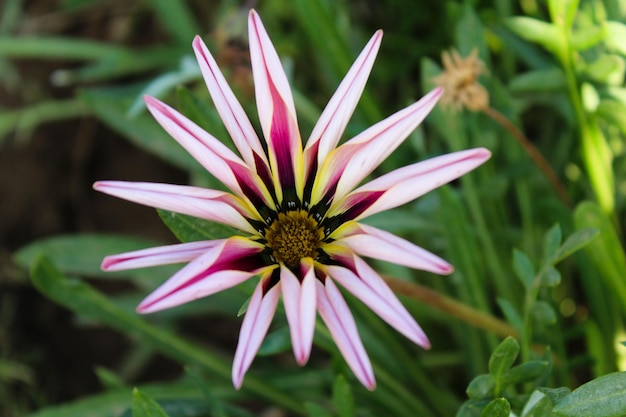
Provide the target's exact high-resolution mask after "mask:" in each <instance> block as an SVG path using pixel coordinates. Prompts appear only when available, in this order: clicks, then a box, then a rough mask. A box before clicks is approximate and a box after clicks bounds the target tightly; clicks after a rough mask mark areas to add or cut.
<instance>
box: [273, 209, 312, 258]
mask: <svg viewBox="0 0 626 417" xmlns="http://www.w3.org/2000/svg"><path fill="white" fill-rule="evenodd" d="M323 238H324V233H323V232H322V230H321V229H320V228H319V225H318V224H317V222H316V221H315V220H313V219H312V218H311V217H310V216H309V214H308V212H307V211H305V210H295V211H288V212H287V213H278V218H277V219H276V220H274V221H273V222H272V224H271V225H270V226H269V227H268V228H267V230H266V231H265V239H266V240H267V244H266V245H267V246H268V247H269V248H271V249H272V256H273V257H274V259H275V260H276V262H279V263H284V264H285V265H287V266H289V267H292V268H293V267H296V266H298V265H300V261H301V260H302V259H304V258H311V259H316V258H317V256H318V249H319V248H320V245H321V243H322V239H323Z"/></svg>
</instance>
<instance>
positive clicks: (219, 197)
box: [93, 181, 258, 233]
mask: <svg viewBox="0 0 626 417" xmlns="http://www.w3.org/2000/svg"><path fill="white" fill-rule="evenodd" d="M93 188H94V189H95V190H97V191H100V192H102V193H105V194H109V195H113V196H115V197H119V198H123V199H124V200H128V201H132V202H135V203H139V204H143V205H146V206H149V207H154V208H159V209H163V210H170V211H174V212H176V213H181V214H188V215H190V216H194V217H198V218H201V219H205V220H211V221H215V222H219V223H222V224H226V225H228V226H232V227H234V228H236V229H239V230H243V231H246V232H248V233H254V232H255V230H254V228H253V227H252V226H251V225H250V223H248V222H247V221H246V218H245V217H244V216H246V217H248V218H254V217H258V214H257V215H253V214H252V213H249V212H247V211H246V208H245V205H244V204H243V203H242V202H241V200H239V199H237V198H236V197H235V196H233V195H231V194H228V193H225V192H223V191H216V190H210V189H207V188H199V187H190V186H186V185H172V184H158V183H150V182H127V181H98V182H96V183H95V184H94V185H93Z"/></svg>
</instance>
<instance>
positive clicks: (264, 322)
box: [232, 273, 280, 389]
mask: <svg viewBox="0 0 626 417" xmlns="http://www.w3.org/2000/svg"><path fill="white" fill-rule="evenodd" d="M269 276H271V273H270V274H267V275H266V276H265V277H264V278H263V279H261V281H260V282H259V284H258V285H257V286H256V289H255V290H254V294H252V298H251V299H250V304H248V311H247V312H246V316H245V317H244V319H243V323H242V324H241V330H240V331H239V342H238V343H237V350H236V351H235V359H234V360H233V371H232V377H233V385H234V386H235V388H236V389H239V388H241V385H242V384H243V378H244V376H245V374H246V372H247V371H248V369H249V368H250V365H251V364H252V360H253V359H254V357H255V356H256V353H257V352H258V351H259V347H261V343H262V342H263V339H264V338H265V335H266V334H267V330H268V329H269V327H270V324H271V322H272V318H273V317H274V313H275V311H276V305H277V304H278V298H279V296H280V283H278V284H276V285H274V286H273V287H271V288H269V289H265V286H266V284H267V280H268V279H269Z"/></svg>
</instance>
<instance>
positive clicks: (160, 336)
mask: <svg viewBox="0 0 626 417" xmlns="http://www.w3.org/2000/svg"><path fill="white" fill-rule="evenodd" d="M31 278H32V281H33V284H34V285H35V287H37V289H38V290H39V291H40V292H41V293H43V294H44V295H46V296H47V297H49V298H50V299H52V300H54V301H55V302H57V303H59V304H61V305H63V306H65V307H66V308H69V309H71V310H72V311H75V312H78V313H80V314H82V315H84V316H87V317H90V318H92V319H95V320H97V321H99V322H103V323H106V324H107V325H109V326H111V327H113V328H116V329H118V330H120V331H122V332H124V333H127V334H130V335H132V336H135V337H140V338H141V339H142V340H143V341H144V342H146V343H149V344H151V345H153V346H154V348H155V349H157V350H159V351H160V352H161V353H163V354H165V355H166V356H169V357H170V358H173V359H174V360H176V361H179V362H181V363H187V364H189V363H192V364H194V363H195V364H198V365H199V366H201V367H202V368H203V369H205V370H207V371H209V372H212V373H214V374H216V375H219V376H220V377H222V378H224V379H228V380H230V366H229V361H227V360H224V358H221V357H219V356H218V355H215V354H212V353H211V352H209V351H207V350H206V349H204V348H201V347H199V346H196V345H194V344H192V343H190V342H187V341H185V340H183V339H181V338H180V337H178V336H175V335H174V334H172V333H170V332H168V331H166V330H163V329H160V328H158V327H155V326H153V325H151V324H149V323H147V322H146V321H145V320H143V319H141V318H140V317H139V316H137V315H134V314H131V313H129V312H127V311H124V310H123V309H121V308H120V307H118V306H116V305H115V304H113V303H112V302H111V301H110V300H109V299H108V298H107V297H105V296H104V295H102V294H101V293H99V292H98V291H95V290H94V289H93V288H91V287H90V286H89V285H87V284H86V283H84V282H81V281H70V280H69V279H67V278H66V277H65V276H64V275H63V274H61V272H59V271H58V270H57V269H56V268H55V267H54V265H53V264H52V263H51V262H50V261H49V260H48V259H46V258H43V257H42V258H39V259H38V260H37V261H35V262H34V263H33V265H32V267H31ZM243 390H244V391H247V392H250V393H252V394H253V395H255V396H257V397H260V398H264V399H265V400H267V401H268V402H270V403H272V404H274V405H277V406H279V407H283V408H284V409H286V410H289V411H291V412H292V413H293V414H294V415H302V416H304V415H306V412H305V410H304V407H303V405H302V403H301V402H300V401H298V400H297V399H295V398H293V396H290V395H289V394H286V393H284V392H281V391H279V390H277V389H276V388H274V387H272V386H271V385H270V384H268V383H267V382H265V381H261V380H258V379H256V378H254V376H253V375H248V376H247V377H246V382H245V384H244V386H243Z"/></svg>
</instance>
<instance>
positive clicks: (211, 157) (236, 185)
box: [145, 96, 273, 208]
mask: <svg viewBox="0 0 626 417" xmlns="http://www.w3.org/2000/svg"><path fill="white" fill-rule="evenodd" d="M145 101H146V106H147V107H148V110H149V111H150V113H152V115H153V116H154V118H155V119H156V120H157V122H159V124H160V125H161V126H162V127H163V128H164V129H165V130H166V131H167V132H168V133H169V134H170V135H171V136H172V137H173V138H174V139H176V141H177V142H178V143H179V144H180V145H181V146H183V147H184V148H185V149H186V150H187V152H189V153H190V154H191V155H192V156H193V157H194V158H195V159H196V160H197V161H198V162H200V164H201V165H202V166H203V167H205V168H206V169H207V170H208V171H209V172H210V173H211V174H212V175H213V176H214V177H215V178H217V179H219V180H220V181H221V182H223V183H224V185H226V186H227V187H228V188H229V189H231V190H232V191H233V192H234V193H235V194H237V195H238V196H239V197H246V198H248V199H249V200H250V201H251V203H252V205H253V206H257V204H258V202H259V201H261V202H262V204H264V205H267V206H268V207H271V208H273V202H272V201H271V197H270V195H269V193H268V191H267V190H266V189H265V186H264V184H263V182H262V181H261V179H260V178H259V177H258V176H257V175H256V173H255V172H253V171H251V170H250V168H249V167H248V166H247V165H246V164H245V163H244V161H242V160H241V158H239V157H238V156H237V155H235V153H234V152H232V151H231V150H230V149H228V147H226V145H224V144H223V143H221V142H220V141H218V140H217V139H215V138H214V137H213V136H211V135H210V134H208V133H207V132H206V131H204V130H203V129H201V128H200V127H199V126H198V125H196V124H195V123H193V122H192V121H191V120H189V119H187V118H186V117H185V116H183V115H182V114H180V113H179V112H177V111H176V110H174V109H173V108H171V107H170V106H168V105H167V104H165V103H163V102H161V101H159V100H157V99H156V98H153V97H149V96H146V97H145Z"/></svg>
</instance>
